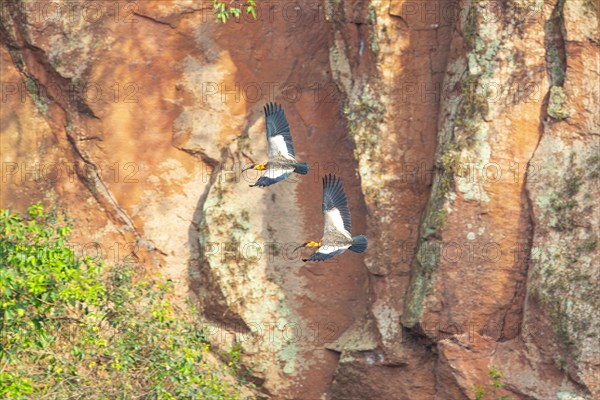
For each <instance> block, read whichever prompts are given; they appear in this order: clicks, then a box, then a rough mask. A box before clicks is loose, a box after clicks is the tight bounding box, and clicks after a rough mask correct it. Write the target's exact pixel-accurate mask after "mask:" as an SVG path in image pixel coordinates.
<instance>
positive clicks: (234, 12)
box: [212, 0, 256, 23]
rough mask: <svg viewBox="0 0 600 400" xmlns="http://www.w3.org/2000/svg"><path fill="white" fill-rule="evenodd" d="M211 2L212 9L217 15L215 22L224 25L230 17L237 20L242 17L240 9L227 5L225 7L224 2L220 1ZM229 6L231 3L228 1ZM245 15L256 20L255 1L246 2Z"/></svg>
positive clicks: (248, 0) (239, 7)
mask: <svg viewBox="0 0 600 400" xmlns="http://www.w3.org/2000/svg"><path fill="white" fill-rule="evenodd" d="M212 1H213V9H214V10H215V13H216V14H217V22H222V23H226V22H227V21H228V20H229V18H231V17H232V16H233V17H235V18H239V17H240V15H242V7H241V6H235V5H229V6H227V5H226V4H225V2H223V1H220V0H212ZM230 4H231V1H230ZM244 6H245V7H246V14H248V15H252V17H253V18H254V19H256V1H255V0H247V1H246V3H245V5H244Z"/></svg>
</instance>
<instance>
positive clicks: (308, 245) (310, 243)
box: [306, 240, 322, 249]
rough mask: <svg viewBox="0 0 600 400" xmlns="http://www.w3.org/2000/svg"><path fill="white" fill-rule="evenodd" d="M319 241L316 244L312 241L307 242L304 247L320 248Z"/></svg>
mask: <svg viewBox="0 0 600 400" xmlns="http://www.w3.org/2000/svg"><path fill="white" fill-rule="evenodd" d="M321 242H322V241H321V240H319V241H318V242H314V241H312V240H311V241H310V242H308V244H307V245H306V247H313V248H315V249H318V248H319V247H321Z"/></svg>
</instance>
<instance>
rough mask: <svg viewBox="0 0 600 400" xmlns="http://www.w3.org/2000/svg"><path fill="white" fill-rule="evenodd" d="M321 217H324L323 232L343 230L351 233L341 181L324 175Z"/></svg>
mask: <svg viewBox="0 0 600 400" xmlns="http://www.w3.org/2000/svg"><path fill="white" fill-rule="evenodd" d="M323 215H325V232H326V233H327V232H329V231H338V232H341V233H344V230H345V231H346V232H347V233H348V234H350V232H352V222H351V221H350V210H348V200H347V198H346V193H345V192H344V187H343V186H342V181H341V180H340V178H338V177H336V176H335V175H331V174H329V175H326V176H325V177H324V178H323Z"/></svg>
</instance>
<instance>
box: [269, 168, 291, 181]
mask: <svg viewBox="0 0 600 400" xmlns="http://www.w3.org/2000/svg"><path fill="white" fill-rule="evenodd" d="M293 171H294V169H293V168H281V167H271V166H267V170H266V171H265V175H264V176H266V177H267V178H269V179H274V180H277V178H279V177H280V176H282V175H285V174H289V173H290V172H293Z"/></svg>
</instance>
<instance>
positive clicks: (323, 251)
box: [294, 174, 367, 261]
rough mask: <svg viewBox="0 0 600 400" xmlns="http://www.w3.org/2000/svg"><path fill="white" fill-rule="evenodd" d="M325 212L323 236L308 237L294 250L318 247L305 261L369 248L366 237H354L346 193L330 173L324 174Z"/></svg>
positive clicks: (339, 181) (320, 259)
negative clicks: (315, 238)
mask: <svg viewBox="0 0 600 400" xmlns="http://www.w3.org/2000/svg"><path fill="white" fill-rule="evenodd" d="M323 215H324V216H325V229H324V232H323V238H322V239H321V240H319V241H318V242H315V241H312V240H309V241H307V242H305V243H304V244H303V245H301V246H298V247H297V248H296V249H295V250H294V251H296V250H298V249H300V248H302V247H309V248H315V249H317V251H315V252H314V253H313V254H312V255H311V256H310V257H309V258H305V259H302V261H323V260H327V259H328V258H331V257H334V256H337V255H338V254H342V253H343V252H345V251H346V250H351V251H353V252H355V253H362V252H363V251H365V250H366V249H367V237H366V236H364V235H359V236H354V237H352V234H351V231H352V223H351V222H350V211H349V210H348V200H347V199H346V193H344V187H343V186H342V181H341V180H340V179H339V178H337V177H336V176H335V175H331V174H329V175H328V176H325V177H323Z"/></svg>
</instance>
